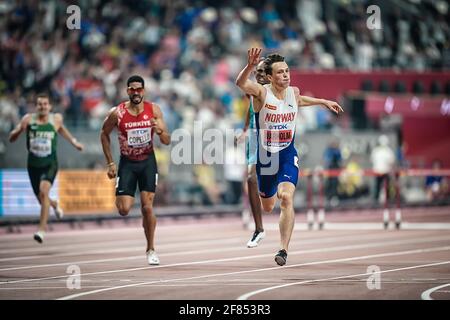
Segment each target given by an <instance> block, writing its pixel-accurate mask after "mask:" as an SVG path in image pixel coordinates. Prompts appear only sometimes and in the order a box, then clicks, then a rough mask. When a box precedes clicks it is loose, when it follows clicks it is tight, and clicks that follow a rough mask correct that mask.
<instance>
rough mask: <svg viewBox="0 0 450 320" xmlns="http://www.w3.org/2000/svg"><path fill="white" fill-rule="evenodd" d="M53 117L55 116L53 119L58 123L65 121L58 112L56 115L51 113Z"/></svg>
mask: <svg viewBox="0 0 450 320" xmlns="http://www.w3.org/2000/svg"><path fill="white" fill-rule="evenodd" d="M50 115H51V116H53V119H55V120H56V121H63V119H64V117H63V115H62V114H61V113H59V112H56V113H50Z"/></svg>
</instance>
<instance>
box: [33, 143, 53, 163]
mask: <svg viewBox="0 0 450 320" xmlns="http://www.w3.org/2000/svg"><path fill="white" fill-rule="evenodd" d="M30 152H31V153H32V154H33V155H35V156H36V157H39V158H44V157H48V156H49V155H50V154H51V153H52V141H51V140H50V139H45V138H33V139H30Z"/></svg>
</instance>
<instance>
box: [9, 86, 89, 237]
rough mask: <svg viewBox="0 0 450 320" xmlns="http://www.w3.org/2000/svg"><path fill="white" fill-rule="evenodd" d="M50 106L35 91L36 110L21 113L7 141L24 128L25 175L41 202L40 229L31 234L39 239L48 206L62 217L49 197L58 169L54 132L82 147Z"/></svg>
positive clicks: (46, 98)
mask: <svg viewBox="0 0 450 320" xmlns="http://www.w3.org/2000/svg"><path fill="white" fill-rule="evenodd" d="M51 108H52V106H51V104H50V99H49V97H48V96H47V95H45V94H41V95H38V96H37V100H36V113H27V114H26V115H25V116H23V118H22V120H21V121H20V122H19V124H18V125H17V127H16V128H15V129H14V130H13V131H11V133H10V135H9V141H10V142H14V141H16V140H17V138H18V137H19V136H20V134H21V133H22V132H24V131H25V132H26V134H27V150H28V161H27V162H28V164H27V167H28V175H29V177H30V181H31V186H32V187H33V191H34V194H35V195H36V197H37V199H38V201H39V203H40V204H41V216H40V223H39V229H38V232H36V233H35V234H34V239H35V240H36V241H37V242H39V243H42V242H43V240H44V235H45V231H46V229H47V219H48V213H49V209H50V206H51V207H52V208H53V209H54V210H55V214H56V216H57V217H58V218H62V215H63V211H62V209H61V208H60V207H59V206H58V201H56V200H52V199H50V197H49V193H50V188H51V186H52V184H53V181H54V180H55V177H56V173H57V172H58V159H57V156H56V145H57V138H58V135H57V134H58V133H60V134H61V135H62V136H63V137H64V138H66V139H67V140H69V141H70V142H71V143H72V145H73V146H74V147H75V148H77V149H78V150H80V151H81V150H83V148H84V147H83V145H82V144H81V143H79V142H78V141H77V139H75V138H74V137H73V136H72V134H71V133H70V132H69V130H67V128H66V127H65V126H64V124H63V117H62V115H61V114H59V113H50V110H51Z"/></svg>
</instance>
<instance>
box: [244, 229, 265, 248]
mask: <svg viewBox="0 0 450 320" xmlns="http://www.w3.org/2000/svg"><path fill="white" fill-rule="evenodd" d="M265 236H266V233H265V232H264V231H258V230H256V231H255V232H254V233H253V236H252V238H251V239H250V240H249V241H248V242H247V247H248V248H254V247H257V246H258V243H259V242H260V241H261V240H262V239H264V237H265Z"/></svg>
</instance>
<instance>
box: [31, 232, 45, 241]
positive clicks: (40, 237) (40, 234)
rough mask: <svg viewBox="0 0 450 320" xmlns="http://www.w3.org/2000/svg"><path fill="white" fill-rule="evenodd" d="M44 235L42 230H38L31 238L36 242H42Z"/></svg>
mask: <svg viewBox="0 0 450 320" xmlns="http://www.w3.org/2000/svg"><path fill="white" fill-rule="evenodd" d="M44 235H45V232H44V231H38V232H36V233H35V234H34V236H33V238H34V240H36V241H37V242H39V243H42V242H44Z"/></svg>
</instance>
